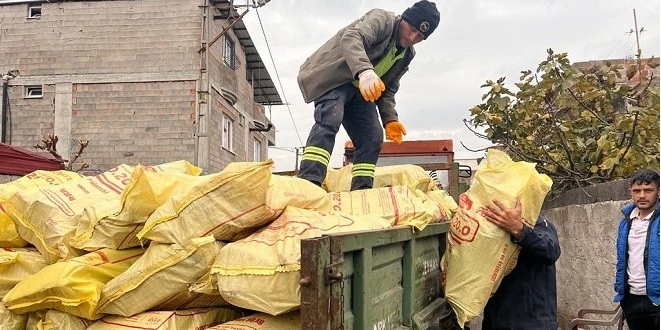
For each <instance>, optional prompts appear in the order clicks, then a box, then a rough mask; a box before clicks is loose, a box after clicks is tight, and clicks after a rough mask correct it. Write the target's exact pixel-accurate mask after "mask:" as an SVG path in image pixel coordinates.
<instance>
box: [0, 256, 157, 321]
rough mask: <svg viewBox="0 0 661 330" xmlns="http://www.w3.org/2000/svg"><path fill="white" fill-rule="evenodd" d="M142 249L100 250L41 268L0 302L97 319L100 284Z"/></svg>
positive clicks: (12, 307)
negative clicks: (50, 309) (96, 310)
mask: <svg viewBox="0 0 661 330" xmlns="http://www.w3.org/2000/svg"><path fill="white" fill-rule="evenodd" d="M143 253H144V250H143V249H140V248H136V249H128V250H111V249H102V250H98V251H95V252H90V253H88V254H85V255H83V256H80V257H76V258H72V259H69V260H66V261H61V262H58V263H55V264H52V265H48V266H46V267H44V268H43V269H42V270H40V271H39V272H37V273H36V274H34V275H31V276H29V277H28V278H26V279H24V280H23V281H21V282H20V283H18V284H16V286H14V288H13V289H11V290H10V291H9V292H7V294H6V295H5V297H4V298H2V302H3V303H4V304H5V306H7V308H9V310H11V311H13V312H16V313H20V314H22V313H27V312H32V311H37V310H42V309H47V308H52V309H57V310H59V311H61V312H65V313H69V314H73V315H76V316H80V317H83V318H86V319H97V318H100V317H101V315H98V314H96V313H95V312H94V311H95V309H96V306H97V303H98V302H99V298H100V296H101V291H102V290H103V286H104V284H106V283H107V282H108V281H110V280H111V279H113V278H115V277H116V276H118V275H119V274H121V273H122V272H124V271H125V270H127V269H128V268H129V266H131V264H132V263H133V262H135V261H136V260H137V259H138V258H139V257H140V256H141V255H142V254H143Z"/></svg>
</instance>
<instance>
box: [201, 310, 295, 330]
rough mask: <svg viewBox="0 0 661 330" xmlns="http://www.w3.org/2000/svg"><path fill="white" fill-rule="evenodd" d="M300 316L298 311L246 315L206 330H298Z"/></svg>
mask: <svg viewBox="0 0 661 330" xmlns="http://www.w3.org/2000/svg"><path fill="white" fill-rule="evenodd" d="M299 329H301V315H300V313H299V312H298V311H295V312H291V313H287V314H283V315H278V316H272V315H268V314H264V313H257V314H253V315H248V316H246V317H242V318H240V319H236V320H234V321H229V322H227V323H223V324H221V325H217V326H215V327H211V328H209V329H208V330H299Z"/></svg>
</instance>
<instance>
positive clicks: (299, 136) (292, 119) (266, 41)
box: [255, 9, 303, 145]
mask: <svg viewBox="0 0 661 330" xmlns="http://www.w3.org/2000/svg"><path fill="white" fill-rule="evenodd" d="M255 12H257V20H259V27H260V28H261V29H262V34H263V35H264V42H265V43H266V49H267V50H268V52H269V57H271V63H272V64H273V70H275V76H276V78H278V85H280V90H281V91H282V98H283V99H284V100H285V105H287V111H289V117H290V118H291V122H292V124H294V130H295V131H296V136H297V137H298V143H300V144H301V145H303V140H301V135H300V134H299V133H298V128H297V127H296V121H294V116H293V115H292V113H291V108H290V107H289V102H288V101H287V96H286V95H285V89H284V88H283V87H282V81H280V75H279V74H278V68H277V67H276V66H275V61H274V60H273V54H272V53H271V47H270V46H269V41H268V40H267V39H266V32H265V31H264V25H262V18H261V17H260V16H259V10H258V9H255Z"/></svg>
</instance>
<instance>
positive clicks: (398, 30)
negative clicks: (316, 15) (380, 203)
mask: <svg viewBox="0 0 661 330" xmlns="http://www.w3.org/2000/svg"><path fill="white" fill-rule="evenodd" d="M439 21H440V13H439V12H438V10H437V9H436V5H435V4H434V3H433V2H429V1H427V0H421V1H418V2H416V3H415V4H413V6H411V7H410V8H408V9H406V11H404V13H403V14H402V15H401V16H397V15H395V14H394V13H391V12H388V11H385V10H382V9H373V10H370V11H369V12H368V13H366V14H365V15H363V17H361V18H359V19H358V20H356V21H354V22H352V23H351V24H349V25H348V26H346V27H344V28H342V29H341V30H340V31H338V32H337V33H336V34H335V35H334V36H333V37H332V38H330V39H329V40H328V41H326V43H325V44H324V45H322V46H321V48H319V49H318V50H317V51H315V52H314V53H313V54H312V55H311V56H310V57H309V58H308V59H307V60H306V61H305V63H303V65H301V68H300V71H299V74H298V85H299V87H300V89H301V92H302V93H303V99H304V100H305V102H308V103H309V102H313V101H314V107H315V109H314V120H315V123H314V125H313V126H312V129H311V131H310V135H309V136H308V140H307V142H306V147H305V149H304V150H303V157H302V158H301V167H300V171H299V174H298V176H299V177H300V178H303V179H306V180H308V181H311V182H313V183H315V184H317V185H321V183H322V182H323V180H324V179H325V178H326V170H327V167H328V162H329V161H330V156H331V152H332V151H333V147H334V145H335V136H336V135H337V132H338V131H339V129H340V125H342V126H344V129H345V130H346V131H347V134H349V137H350V138H351V141H352V142H353V145H354V147H355V153H354V157H353V169H352V176H353V178H352V181H351V190H357V189H365V188H371V187H372V184H373V181H374V169H375V166H376V161H377V159H378V157H379V153H380V152H381V145H382V143H383V128H382V127H385V130H386V138H387V139H388V140H392V141H396V142H398V143H401V141H402V135H405V134H406V129H405V128H404V126H403V125H402V124H401V123H400V122H399V121H398V116H397V111H395V93H397V90H398V89H399V80H400V78H401V77H402V76H403V75H404V73H406V71H408V66H409V63H410V62H411V60H412V59H413V57H414V56H415V51H414V49H413V45H414V44H416V43H418V42H420V41H422V40H424V39H427V37H429V35H430V34H431V33H432V32H433V31H434V29H436V27H437V26H438V23H439ZM377 107H378V113H377ZM379 116H380V117H381V123H379ZM382 125H383V126H382Z"/></svg>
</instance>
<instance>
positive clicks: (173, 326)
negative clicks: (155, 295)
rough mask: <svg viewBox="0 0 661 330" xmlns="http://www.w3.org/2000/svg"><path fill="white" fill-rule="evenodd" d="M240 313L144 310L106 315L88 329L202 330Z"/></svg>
mask: <svg viewBox="0 0 661 330" xmlns="http://www.w3.org/2000/svg"><path fill="white" fill-rule="evenodd" d="M240 316H241V313H240V312H238V311H235V310H233V309H229V308H194V309H187V310H178V311H152V312H144V313H140V314H137V315H134V316H131V317H125V316H117V315H108V316H105V317H104V318H102V319H100V320H98V321H96V322H94V324H92V325H90V326H89V327H88V328H87V329H88V330H119V329H126V330H135V329H142V330H182V329H191V330H198V329H199V330H202V329H209V328H210V327H212V326H214V325H217V324H220V323H224V322H227V321H231V320H234V319H236V318H237V317H240Z"/></svg>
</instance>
